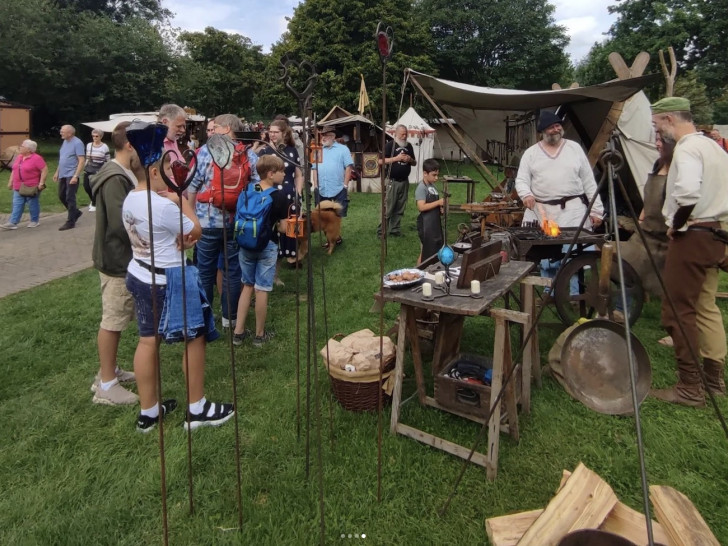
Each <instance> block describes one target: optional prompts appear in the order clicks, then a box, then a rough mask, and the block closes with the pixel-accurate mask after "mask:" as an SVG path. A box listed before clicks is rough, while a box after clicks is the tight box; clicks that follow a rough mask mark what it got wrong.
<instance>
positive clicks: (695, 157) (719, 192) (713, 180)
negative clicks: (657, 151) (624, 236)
mask: <svg viewBox="0 0 728 546" xmlns="http://www.w3.org/2000/svg"><path fill="white" fill-rule="evenodd" d="M665 193H666V198H665V205H664V207H663V209H662V212H663V215H664V216H665V222H666V223H667V225H668V226H669V227H672V221H673V217H674V216H675V213H676V212H677V209H678V208H680V207H686V206H690V205H695V208H694V209H693V212H692V214H691V215H690V220H689V222H688V223H693V222H712V221H723V222H725V221H728V154H726V153H725V152H724V151H723V150H721V148H720V146H718V144H716V143H715V141H713V140H711V139H709V138H708V137H706V136H703V135H702V134H701V133H691V134H689V135H685V136H684V137H682V138H681V139H680V140H679V141H678V143H677V146H675V153H674V154H673V158H672V163H671V164H670V170H669V171H668V173H667V187H666V192H665ZM687 227H688V224H686V225H684V226H683V227H682V228H681V231H685V230H686V229H687Z"/></svg>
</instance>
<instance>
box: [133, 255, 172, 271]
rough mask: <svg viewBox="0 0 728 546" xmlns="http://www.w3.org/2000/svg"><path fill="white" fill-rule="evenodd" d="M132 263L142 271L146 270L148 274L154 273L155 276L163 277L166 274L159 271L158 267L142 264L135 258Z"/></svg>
mask: <svg viewBox="0 0 728 546" xmlns="http://www.w3.org/2000/svg"><path fill="white" fill-rule="evenodd" d="M134 261H135V262H136V263H138V264H139V265H140V266H142V267H143V268H144V269H146V270H147V271H149V272H150V273H156V274H157V275H165V274H166V272H165V271H164V269H161V268H159V267H152V266H151V265H149V264H148V263H147V262H143V261H141V260H139V259H137V258H134Z"/></svg>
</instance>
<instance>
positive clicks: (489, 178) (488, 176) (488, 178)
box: [410, 75, 498, 190]
mask: <svg viewBox="0 0 728 546" xmlns="http://www.w3.org/2000/svg"><path fill="white" fill-rule="evenodd" d="M410 81H411V82H412V83H413V84H414V86H415V87H416V88H417V90H418V91H419V92H420V93H422V96H423V97H425V99H427V102H429V103H430V105H431V106H432V107H433V108H434V109H435V112H437V115H438V116H440V117H441V118H442V119H444V120H445V124H446V125H447V130H448V133H450V136H451V137H452V139H453V140H454V141H455V142H456V143H457V145H458V146H460V148H461V149H462V150H463V151H464V152H465V155H467V156H468V157H469V158H470V159H472V160H473V161H474V165H475V166H476V168H478V171H479V172H480V174H481V175H483V179H484V180H485V183H486V184H488V186H490V189H491V190H492V189H495V186H497V185H498V181H497V180H496V179H495V177H494V176H493V173H491V172H490V169H488V167H486V166H485V163H483V161H482V160H481V159H480V158H479V157H478V154H476V153H475V152H474V151H473V150H472V149H471V148H470V146H468V145H467V144H466V143H465V140H464V139H463V137H461V136H460V133H458V131H457V129H455V127H454V126H453V124H452V123H450V119H449V118H448V116H446V115H445V113H444V112H443V111H442V110H441V109H440V107H439V106H438V105H437V104H436V103H435V101H434V100H432V97H430V95H428V94H427V92H426V91H425V90H424V89H423V88H422V86H421V85H420V82H418V81H417V78H415V77H414V75H411V77H410ZM494 184H495V185H494Z"/></svg>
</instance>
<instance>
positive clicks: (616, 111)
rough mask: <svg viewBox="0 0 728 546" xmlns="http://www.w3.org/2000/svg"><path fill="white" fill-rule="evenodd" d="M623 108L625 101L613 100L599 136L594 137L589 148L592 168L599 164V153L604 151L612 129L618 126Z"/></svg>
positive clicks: (588, 155) (588, 156)
mask: <svg viewBox="0 0 728 546" xmlns="http://www.w3.org/2000/svg"><path fill="white" fill-rule="evenodd" d="M623 109H624V101H622V102H613V103H612V107H611V108H610V109H609V113H608V114H607V117H605V118H604V121H603V122H602V126H601V127H600V128H599V132H598V133H597V136H596V137H594V141H593V142H592V145H591V147H590V148H589V153H588V154H587V158H588V159H589V166H590V167H591V168H592V169H593V168H594V165H596V164H597V159H599V154H601V153H602V150H603V149H604V146H605V145H606V144H607V141H608V140H609V137H610V136H611V134H612V131H614V129H615V128H616V127H617V122H618V121H619V117H620V116H621V115H622V110H623Z"/></svg>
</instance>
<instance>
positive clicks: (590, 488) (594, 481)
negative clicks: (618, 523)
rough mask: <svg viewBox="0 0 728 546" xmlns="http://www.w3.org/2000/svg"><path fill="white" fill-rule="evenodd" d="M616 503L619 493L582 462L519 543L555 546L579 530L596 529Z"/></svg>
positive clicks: (520, 545)
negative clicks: (567, 535)
mask: <svg viewBox="0 0 728 546" xmlns="http://www.w3.org/2000/svg"><path fill="white" fill-rule="evenodd" d="M615 504H617V496H616V495H615V494H614V491H612V488H611V487H609V484H607V483H606V482H605V481H604V480H602V479H601V478H600V477H599V475H598V474H596V473H595V472H592V471H591V470H589V469H588V468H587V467H586V466H584V464H583V463H579V466H577V467H576V470H574V472H573V473H572V475H571V477H570V478H569V479H568V480H567V481H566V483H565V484H564V486H563V487H562V488H561V490H560V491H559V492H558V493H557V494H556V496H554V497H553V498H552V499H551V502H549V504H548V506H547V507H546V509H545V510H544V511H543V513H542V514H541V515H540V516H539V517H538V518H537V519H536V521H535V522H534V523H533V525H531V527H529V528H528V530H527V531H526V532H525V534H524V535H523V537H522V538H521V540H520V541H518V544H519V546H556V545H557V544H558V543H559V540H561V538H563V536H564V535H566V534H568V533H570V532H571V531H576V530H578V529H597V528H598V527H599V526H600V525H601V524H602V523H604V520H605V519H607V516H608V515H609V513H610V512H611V511H612V510H613V509H614V505H615Z"/></svg>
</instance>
